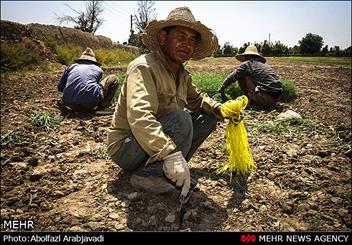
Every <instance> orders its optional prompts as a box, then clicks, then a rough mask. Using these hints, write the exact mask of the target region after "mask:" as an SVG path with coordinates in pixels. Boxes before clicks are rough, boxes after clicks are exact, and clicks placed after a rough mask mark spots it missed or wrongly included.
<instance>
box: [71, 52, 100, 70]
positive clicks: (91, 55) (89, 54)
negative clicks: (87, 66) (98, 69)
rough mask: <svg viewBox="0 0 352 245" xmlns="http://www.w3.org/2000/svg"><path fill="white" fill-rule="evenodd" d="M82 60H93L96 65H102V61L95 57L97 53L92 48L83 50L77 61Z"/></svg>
mask: <svg viewBox="0 0 352 245" xmlns="http://www.w3.org/2000/svg"><path fill="white" fill-rule="evenodd" d="M80 60H85V61H87V60H88V61H92V62H93V63H95V64H96V65H99V66H100V63H98V61H97V59H96V58H95V54H94V52H93V50H92V49H91V48H86V50H84V51H83V53H82V55H81V57H79V58H78V59H76V60H75V61H76V62H77V61H80Z"/></svg>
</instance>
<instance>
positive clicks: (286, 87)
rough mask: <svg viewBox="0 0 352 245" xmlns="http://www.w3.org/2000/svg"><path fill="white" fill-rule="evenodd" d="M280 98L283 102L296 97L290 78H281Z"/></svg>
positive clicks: (294, 87)
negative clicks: (281, 89)
mask: <svg viewBox="0 0 352 245" xmlns="http://www.w3.org/2000/svg"><path fill="white" fill-rule="evenodd" d="M282 88H283V93H282V100H283V101H285V102H288V101H291V100H293V99H294V98H296V97H297V91H296V86H295V84H294V83H293V82H292V81H290V80H282Z"/></svg>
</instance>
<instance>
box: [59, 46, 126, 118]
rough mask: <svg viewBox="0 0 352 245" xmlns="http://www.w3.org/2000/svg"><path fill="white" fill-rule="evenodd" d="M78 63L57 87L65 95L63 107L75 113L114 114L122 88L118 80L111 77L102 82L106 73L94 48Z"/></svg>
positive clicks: (78, 60)
mask: <svg viewBox="0 0 352 245" xmlns="http://www.w3.org/2000/svg"><path fill="white" fill-rule="evenodd" d="M75 62H76V63H74V64H72V65H70V66H69V67H67V68H66V69H65V71H64V73H63V75H62V76H61V79H60V82H59V84H58V86H57V88H58V90H59V91H60V92H63V97H62V102H63V104H64V105H65V106H66V107H68V108H69V109H71V110H73V111H80V112H89V111H97V112H98V111H100V112H106V113H101V114H112V113H113V112H114V110H113V109H111V108H109V106H111V104H112V100H113V98H114V96H115V92H116V90H117V88H118V85H119V81H118V79H117V77H116V76H115V75H110V76H107V77H106V78H105V79H104V80H102V81H101V82H100V80H101V78H102V76H103V70H102V69H101V68H100V64H99V63H98V62H97V60H96V58H95V54H94V52H93V50H92V49H91V48H86V50H85V51H84V52H83V53H82V55H81V56H80V57H79V58H78V59H77V60H75Z"/></svg>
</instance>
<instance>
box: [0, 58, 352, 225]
mask: <svg viewBox="0 0 352 245" xmlns="http://www.w3.org/2000/svg"><path fill="white" fill-rule="evenodd" d="M268 63H269V64H271V65H272V66H273V67H274V69H275V70H277V72H278V74H279V76H280V77H281V78H284V79H288V80H291V81H293V82H294V83H295V85H296V87H297V90H298V98H297V99H295V100H293V101H291V102H289V103H280V105H279V109H277V110H274V111H270V112H268V111H255V110H250V109H248V110H246V111H245V119H244V123H245V126H246V128H247V132H248V139H249V144H250V148H251V151H252V154H253V158H254V161H255V163H256V166H257V169H256V170H255V171H254V172H252V173H251V174H250V176H249V179H248V193H249V195H244V194H243V192H241V191H239V188H238V186H236V185H234V184H233V183H234V182H230V177H229V176H228V175H227V174H221V175H215V174H214V171H215V170H216V169H218V168H219V167H220V166H223V165H224V164H225V163H226V160H227V156H226V152H225V136H224V135H225V128H226V122H219V123H218V127H217V130H216V131H215V132H214V133H212V134H211V135H210V137H209V138H208V139H207V140H206V142H204V143H203V145H202V146H201V147H200V148H199V149H198V151H197V152H196V153H195V155H194V157H193V158H192V159H191V161H190V167H191V175H192V176H193V177H195V178H197V179H198V189H197V190H196V191H195V192H194V194H193V196H192V198H191V200H190V202H189V204H188V205H187V206H186V213H185V215H184V220H183V224H182V226H179V220H178V210H179V203H178V200H177V194H172V195H166V196H158V195H154V194H151V193H146V192H143V191H142V190H139V189H135V188H134V187H132V186H131V185H130V183H129V175H128V174H127V173H124V172H123V171H121V169H120V168H119V167H118V166H116V165H115V164H114V163H113V162H112V161H111V160H110V159H109V158H108V156H107V154H106V130H107V128H108V127H109V125H110V123H111V116H96V115H90V114H72V113H69V112H65V111H61V110H60V109H59V107H58V106H57V101H58V100H59V99H60V96H61V94H60V93H59V92H58V91H57V90H56V85H57V82H58V80H59V78H60V75H61V72H57V73H52V74H38V73H36V74H34V73H33V74H30V73H26V74H23V75H11V76H9V75H7V76H2V78H1V134H2V135H3V134H4V133H6V132H9V131H10V130H11V131H13V132H14V133H15V134H16V135H17V136H18V137H17V140H14V141H13V142H7V141H2V142H1V144H2V145H1V219H2V220H4V219H21V220H33V221H34V226H35V231H130V230H133V231H161V230H166V231H175V230H190V231H351V230H352V221H351V211H352V209H351V155H352V154H351V138H352V133H351V68H350V67H344V66H339V65H317V64H303V63H288V62H283V61H277V60H275V59H274V58H271V59H269V60H268ZM237 64H238V62H236V61H235V60H234V59H233V58H218V59H205V60H202V61H201V62H191V63H190V64H189V67H188V68H189V70H191V71H192V72H208V73H209V72H214V71H216V72H218V71H224V72H231V70H232V67H234V66H235V65H237ZM108 72H109V74H111V73H113V72H114V70H113V69H109V71H108ZM288 109H290V110H293V111H296V112H298V113H300V114H301V115H302V117H303V118H305V119H307V120H308V119H309V120H311V121H313V122H315V124H312V125H308V124H307V125H306V124H305V125H296V126H293V129H292V128H291V130H286V131H285V130H284V131H282V132H278V131H275V130H270V129H269V127H267V125H270V124H271V123H274V122H276V120H277V116H278V115H279V114H280V113H281V112H283V111H286V110H288ZM44 110H45V111H49V112H51V113H53V114H54V115H55V116H56V117H58V118H59V119H60V124H59V125H58V126H57V127H55V128H54V129H53V130H52V131H48V132H46V131H41V130H39V129H36V128H34V127H33V126H32V125H31V124H30V122H29V121H28V117H30V116H31V115H32V114H33V113H34V112H35V111H44ZM239 187H241V186H239ZM5 230H6V229H5Z"/></svg>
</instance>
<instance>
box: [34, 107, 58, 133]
mask: <svg viewBox="0 0 352 245" xmlns="http://www.w3.org/2000/svg"><path fill="white" fill-rule="evenodd" d="M29 121H30V123H31V125H32V126H33V127H36V128H39V129H40V130H44V131H50V130H52V129H53V128H54V127H55V126H56V125H58V124H59V119H57V118H56V117H55V116H53V115H52V114H51V113H50V112H47V111H38V112H36V113H35V114H34V115H32V116H31V117H30V118H29Z"/></svg>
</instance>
